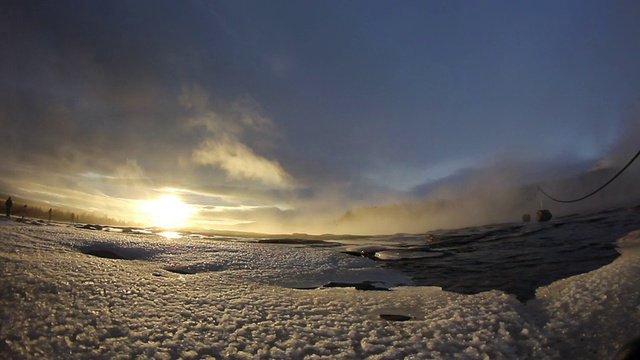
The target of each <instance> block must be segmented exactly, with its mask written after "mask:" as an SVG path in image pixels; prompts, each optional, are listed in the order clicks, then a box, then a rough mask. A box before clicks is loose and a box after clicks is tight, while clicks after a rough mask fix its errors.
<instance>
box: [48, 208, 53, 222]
mask: <svg viewBox="0 0 640 360" xmlns="http://www.w3.org/2000/svg"><path fill="white" fill-rule="evenodd" d="M51 214H53V209H51V208H49V222H51Z"/></svg>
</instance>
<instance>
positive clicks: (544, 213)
mask: <svg viewBox="0 0 640 360" xmlns="http://www.w3.org/2000/svg"><path fill="white" fill-rule="evenodd" d="M552 217H553V215H551V212H550V211H549V210H538V211H537V212H536V219H538V221H540V222H543V221H549V220H551V218H552Z"/></svg>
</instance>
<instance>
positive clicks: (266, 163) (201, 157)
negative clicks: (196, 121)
mask: <svg viewBox="0 0 640 360" xmlns="http://www.w3.org/2000/svg"><path fill="white" fill-rule="evenodd" d="M192 158H193V161H194V162H195V163H197V164H202V165H212V166H215V167H218V168H220V169H222V170H224V171H225V172H226V173H227V175H228V176H229V177H230V178H233V179H249V180H258V181H260V182H262V183H264V184H266V185H276V186H286V185H287V184H288V183H289V181H288V175H287V173H286V172H285V171H284V170H283V169H282V167H281V166H280V164H278V162H277V161H274V160H268V159H266V158H264V157H261V156H259V155H257V154H255V153H254V152H253V150H251V149H250V148H249V147H248V146H246V145H244V144H242V143H240V142H239V141H237V140H236V139H233V138H232V137H230V136H223V137H221V138H216V139H209V140H206V141H204V142H203V143H202V144H201V145H200V147H199V148H197V149H196V150H194V151H193V157H192Z"/></svg>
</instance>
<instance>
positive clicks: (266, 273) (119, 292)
mask: <svg viewBox="0 0 640 360" xmlns="http://www.w3.org/2000/svg"><path fill="white" fill-rule="evenodd" d="M619 246H620V251H621V253H622V256H621V257H619V258H618V259H616V260H615V261H614V262H613V263H612V264H610V265H607V266H605V267H603V268H600V269H598V270H596V271H593V272H590V273H586V274H581V275H578V276H574V277H571V278H567V279H563V280H561V281H557V282H555V283H553V284H551V285H550V286H547V287H544V288H540V289H538V291H537V298H536V299H535V300H531V301H529V302H528V303H526V304H522V303H520V302H518V301H517V300H516V299H515V298H514V297H513V296H511V295H507V294H505V293H502V292H500V291H490V292H484V293H480V294H476V295H461V294H455V293H449V292H445V291H442V290H441V289H439V288H435V287H410V286H398V287H395V288H394V289H393V291H366V292H365V291H358V290H355V289H350V288H330V289H326V288H325V289H317V290H296V289H292V288H289V287H286V286H291V285H292V284H295V283H297V282H303V281H306V282H307V283H308V282H309V281H311V282H313V281H318V282H324V281H327V280H331V281H342V280H345V279H349V280H350V281H352V280H353V279H354V277H355V278H358V277H359V278H361V279H366V278H368V276H369V275H370V272H372V271H373V272H376V271H379V272H383V270H381V269H377V268H375V267H372V265H371V264H372V261H371V260H368V259H364V258H363V259H360V258H357V257H352V256H348V255H345V254H341V253H339V252H336V251H331V250H330V249H321V248H312V247H293V246H283V245H270V244H267V245H264V244H248V243H232V242H215V241H203V240H199V239H190V238H187V239H184V238H183V239H166V238H162V237H159V236H156V235H135V234H120V233H108V232H97V231H89V230H79V229H75V228H67V227H57V226H33V225H24V224H17V223H14V222H12V221H6V220H2V221H0V275H1V276H0V313H1V315H2V319H3V322H2V327H1V328H0V357H2V358H70V359H95V358H101V359H107V358H108V359H125V358H126V359H130V358H136V357H139V358H156V359H175V358H183V359H196V358H216V359H272V358H292V359H302V358H304V359H320V358H326V359H336V358H337V359H341V358H342V359H347V358H348V359H353V358H369V359H397V358H414V359H483V358H484V359H495V358H499V359H501V358H507V359H542V358H547V359H549V358H552V359H553V358H557V359H560V358H567V357H573V358H582V359H602V358H605V359H606V358H611V357H612V356H613V354H615V353H616V351H617V350H618V349H619V348H620V347H621V346H622V345H623V344H624V343H626V342H627V341H629V340H630V339H632V338H634V337H636V336H638V335H640V306H639V304H640V292H638V291H637V289H638V285H639V284H638V279H639V275H640V261H639V260H640V232H634V233H631V234H629V235H627V236H625V237H624V238H623V239H621V240H620V241H619ZM96 249H97V250H101V251H107V250H108V251H111V252H112V253H114V254H117V255H119V256H121V257H123V258H126V259H128V260H124V259H107V258H102V257H97V256H92V255H89V254H87V253H86V252H89V250H96ZM174 270H183V271H182V273H177V272H175V271H174ZM385 274H386V275H385ZM385 274H379V273H378V274H376V275H377V276H387V277H388V280H387V283H402V282H405V281H407V279H406V278H403V275H400V274H396V273H393V272H389V271H387V272H385ZM381 314H398V315H407V316H410V317H411V318H412V320H409V321H403V322H393V321H387V320H384V319H382V318H381V317H380V315H381Z"/></svg>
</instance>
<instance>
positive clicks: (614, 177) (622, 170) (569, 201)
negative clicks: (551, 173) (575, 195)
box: [538, 150, 640, 204]
mask: <svg viewBox="0 0 640 360" xmlns="http://www.w3.org/2000/svg"><path fill="white" fill-rule="evenodd" d="M638 156H640V150H638V152H637V153H636V155H635V156H634V157H633V158H632V159H631V160H630V161H629V162H628V163H627V165H625V166H624V167H623V168H622V169H621V170H620V171H618V173H617V174H615V175H614V176H613V177H612V178H611V179H609V181H607V182H606V183H604V185H602V186H600V187H599V188H597V189H595V190H594V191H593V192H591V193H590V194H587V195H585V196H583V197H581V198H579V199H573V200H560V199H556V198H554V197H553V196H551V195H549V194H547V193H546V192H544V190H542V189H541V188H540V187H539V186H538V190H539V191H540V192H541V193H543V194H544V195H546V196H547V197H548V198H549V199H551V200H553V201H555V202H559V203H565V204H567V203H574V202H578V201H582V200H584V199H586V198H588V197H589V196H592V195H595V194H596V193H597V192H598V191H600V190H602V189H604V188H605V187H606V186H607V185H609V184H611V182H612V181H613V180H615V179H616V178H617V177H618V176H620V175H621V174H622V173H623V172H624V171H625V170H627V168H628V167H629V166H631V164H633V162H634V161H635V160H636V159H637V158H638Z"/></svg>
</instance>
